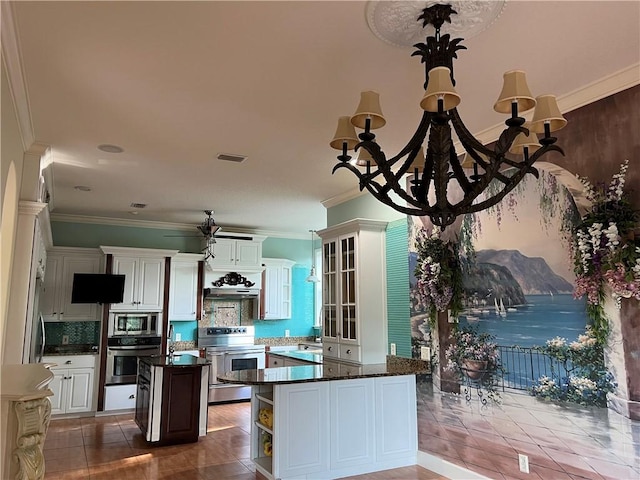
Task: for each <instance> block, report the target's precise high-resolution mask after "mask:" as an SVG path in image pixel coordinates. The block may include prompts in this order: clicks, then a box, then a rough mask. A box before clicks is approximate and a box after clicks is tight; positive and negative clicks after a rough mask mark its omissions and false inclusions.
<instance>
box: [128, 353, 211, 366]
mask: <svg viewBox="0 0 640 480" xmlns="http://www.w3.org/2000/svg"><path fill="white" fill-rule="evenodd" d="M139 358H140V361H141V362H144V363H148V364H149V365H151V366H152V367H196V366H199V365H209V364H210V363H211V362H209V361H208V360H207V359H206V358H200V357H194V356H193V355H174V356H173V358H171V357H170V356H169V355H153V356H150V357H139Z"/></svg>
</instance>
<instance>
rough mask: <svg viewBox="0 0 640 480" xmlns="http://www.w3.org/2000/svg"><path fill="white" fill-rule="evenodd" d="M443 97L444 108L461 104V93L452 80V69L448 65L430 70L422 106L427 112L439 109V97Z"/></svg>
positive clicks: (449, 108)
mask: <svg viewBox="0 0 640 480" xmlns="http://www.w3.org/2000/svg"><path fill="white" fill-rule="evenodd" d="M439 98H442V100H443V103H444V110H445V111H447V110H451V109H452V108H456V107H457V106H458V105H459V104H460V95H458V92H456V89H455V88H454V87H453V82H452V81H451V70H449V69H448V68H447V67H434V68H432V69H431V70H429V82H428V83H427V89H426V90H425V92H424V97H422V101H421V102H420V107H421V108H422V109H423V110H426V111H427V112H437V111H438V99H439Z"/></svg>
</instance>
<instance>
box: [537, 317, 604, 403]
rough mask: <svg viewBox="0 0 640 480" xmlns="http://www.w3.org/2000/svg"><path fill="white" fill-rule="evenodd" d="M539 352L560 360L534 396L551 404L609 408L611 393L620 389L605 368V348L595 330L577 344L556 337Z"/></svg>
mask: <svg viewBox="0 0 640 480" xmlns="http://www.w3.org/2000/svg"><path fill="white" fill-rule="evenodd" d="M538 350H539V351H540V352H542V353H544V354H546V355H548V356H549V357H551V358H553V359H555V360H557V361H558V362H559V364H560V368H557V367H555V368H554V365H553V363H552V364H551V365H552V368H551V370H552V373H551V376H546V375H545V376H542V377H540V378H539V379H538V381H537V383H536V385H534V386H533V388H532V389H531V394H532V395H534V396H536V397H540V398H545V399H550V400H563V401H569V402H575V403H580V404H582V405H596V406H600V407H604V406H606V405H607V393H609V392H613V391H614V390H615V388H616V383H615V382H614V379H613V375H611V373H609V372H608V371H607V370H606V368H605V366H604V354H603V346H602V344H601V343H600V342H599V341H598V339H597V338H596V336H595V333H594V330H593V329H592V328H589V327H588V328H587V330H586V332H585V333H584V334H582V335H579V336H578V339H577V340H576V341H573V342H570V343H569V342H567V340H566V339H565V338H562V337H555V338H552V339H550V340H547V342H546V344H545V345H544V346H543V347H538Z"/></svg>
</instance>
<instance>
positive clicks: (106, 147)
mask: <svg viewBox="0 0 640 480" xmlns="http://www.w3.org/2000/svg"><path fill="white" fill-rule="evenodd" d="M98 150H102V151H103V152H107V153H122V152H124V148H122V147H119V146H118V145H110V144H108V143H103V144H102V145H98Z"/></svg>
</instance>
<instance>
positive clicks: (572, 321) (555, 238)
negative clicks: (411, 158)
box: [409, 172, 604, 404]
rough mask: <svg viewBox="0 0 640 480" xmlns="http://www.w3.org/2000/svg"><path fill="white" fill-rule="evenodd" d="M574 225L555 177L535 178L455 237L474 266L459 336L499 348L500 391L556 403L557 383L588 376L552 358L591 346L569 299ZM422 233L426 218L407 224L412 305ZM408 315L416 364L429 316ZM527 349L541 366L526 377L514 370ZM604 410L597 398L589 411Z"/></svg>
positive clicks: (581, 313)
mask: <svg viewBox="0 0 640 480" xmlns="http://www.w3.org/2000/svg"><path fill="white" fill-rule="evenodd" d="M577 218H579V213H578V209H577V208H576V205H575V203H574V201H573V198H572V196H571V194H570V193H569V192H568V190H567V189H566V188H565V187H564V186H563V185H561V184H560V183H559V182H558V181H557V179H556V177H555V176H554V175H551V174H549V173H545V172H541V175H540V179H536V178H534V177H531V176H529V177H528V178H527V179H526V180H525V181H524V182H522V184H521V185H520V186H519V187H518V189H517V190H516V191H514V192H512V193H511V194H510V195H508V196H507V197H506V198H505V200H503V202H502V203H501V204H500V205H498V206H497V208H496V207H494V208H492V209H489V210H487V211H483V212H479V213H477V214H473V215H467V216H466V218H464V219H463V220H462V222H461V224H460V226H459V227H458V228H457V229H456V232H455V235H456V236H457V238H458V241H459V245H460V247H459V250H460V254H461V256H462V257H463V262H464V258H465V257H466V258H467V260H469V259H472V258H475V261H474V262H471V265H472V267H471V268H470V271H468V272H465V274H464V275H463V286H464V295H463V302H462V311H461V313H460V315H459V316H458V328H468V327H470V328H471V329H473V330H476V331H478V332H481V333H488V334H490V335H491V336H492V337H493V339H494V340H495V342H496V343H497V344H498V345H500V346H501V349H500V353H501V357H502V363H503V365H502V366H503V367H504V369H505V371H506V372H507V373H506V374H505V375H504V382H505V386H507V387H511V388H516V389H521V390H529V391H533V392H536V393H537V394H539V395H540V396H547V395H548V396H552V395H551V394H553V393H555V394H556V397H557V396H558V395H559V393H560V392H558V391H555V392H554V391H553V389H554V388H557V387H558V385H559V384H560V382H561V380H562V378H561V377H563V376H564V377H565V378H566V379H568V378H569V377H570V376H572V375H573V376H576V375H578V374H583V373H584V374H585V375H586V374H588V373H589V372H588V371H586V373H585V371H583V369H582V368H581V367H580V366H579V365H573V364H567V363H566V362H565V364H564V365H562V364H558V360H557V358H556V359H554V358H553V354H554V351H552V350H553V349H554V348H556V347H559V348H568V347H569V345H570V344H571V342H589V341H590V339H589V337H588V335H586V336H585V329H586V326H587V320H588V319H587V315H586V300H585V299H575V298H574V296H573V291H574V283H575V276H574V273H573V263H572V260H571V238H570V230H571V225H573V222H575V220H576V219H577ZM423 228H424V229H425V230H426V231H427V233H431V229H432V228H433V226H432V225H431V224H430V222H429V220H428V219H427V218H424V219H423V218H417V217H409V239H410V241H409V269H410V282H411V292H412V298H413V297H414V296H415V295H413V293H414V292H415V290H416V276H415V274H414V270H415V267H416V265H417V263H418V255H417V247H416V238H417V237H418V232H419V231H420V230H421V229H423ZM445 233H449V235H451V232H445ZM411 308H412V310H411V331H412V347H413V354H414V356H415V357H419V355H420V354H419V352H420V347H422V346H430V326H429V315H428V313H427V312H425V311H424V310H423V309H421V308H420V305H419V302H416V301H413V302H412V306H411ZM514 346H518V347H519V348H513V347H514ZM530 349H533V350H534V351H535V352H536V353H540V354H546V360H545V361H546V364H543V366H542V367H534V368H533V369H532V366H531V365H530V362H529V363H524V364H521V361H522V358H524V356H525V354H526V356H529V355H530V353H531V350H530ZM545 349H546V351H545ZM556 356H557V355H556ZM560 363H561V362H560ZM518 364H520V366H518ZM532 372H533V375H532ZM554 373H555V376H554ZM587 376H588V375H587ZM554 378H555V380H553V379H554ZM550 380H551V384H550V383H549V382H550ZM567 381H568V380H567ZM580 391H582V390H580ZM578 400H579V401H581V399H578ZM603 402H604V397H602V398H596V397H594V398H591V399H590V400H589V402H588V403H592V404H602V403H603ZM581 403H584V402H582V401H581Z"/></svg>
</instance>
